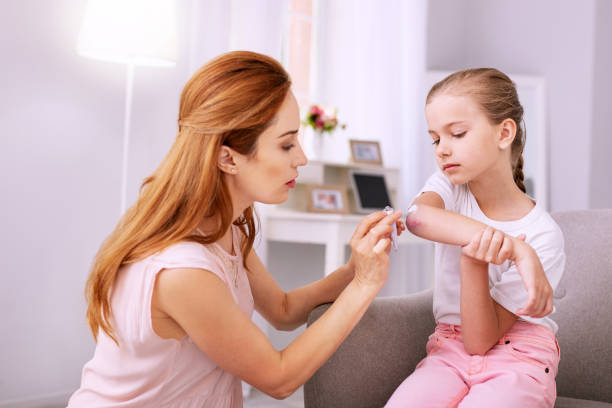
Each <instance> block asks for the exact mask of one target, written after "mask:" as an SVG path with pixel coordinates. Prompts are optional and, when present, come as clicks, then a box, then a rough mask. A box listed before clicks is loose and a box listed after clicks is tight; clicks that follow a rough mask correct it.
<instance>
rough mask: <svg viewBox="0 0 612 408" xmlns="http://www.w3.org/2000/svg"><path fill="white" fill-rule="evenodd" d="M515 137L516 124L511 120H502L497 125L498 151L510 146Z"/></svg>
mask: <svg viewBox="0 0 612 408" xmlns="http://www.w3.org/2000/svg"><path fill="white" fill-rule="evenodd" d="M515 136H516V122H515V121H514V120H512V119H504V121H503V122H502V123H500V124H499V138H498V140H497V145H498V146H499V148H500V149H506V148H508V147H510V146H512V142H513V141H514V137H515Z"/></svg>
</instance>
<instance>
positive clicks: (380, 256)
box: [348, 211, 402, 286]
mask: <svg viewBox="0 0 612 408" xmlns="http://www.w3.org/2000/svg"><path fill="white" fill-rule="evenodd" d="M401 215H402V213H401V212H400V211H396V212H394V213H393V214H391V215H385V213H384V212H382V211H378V212H375V213H372V214H370V215H368V216H366V217H364V218H363V220H361V222H360V223H359V225H358V226H357V228H356V229H355V232H354V233H353V236H352V238H351V240H350V246H351V258H350V260H349V262H348V265H349V267H354V270H355V277H354V279H355V280H356V281H357V282H358V283H360V284H362V285H365V286H372V285H374V286H382V285H383V284H384V283H385V282H386V281H387V277H388V274H389V250H390V248H391V241H390V239H389V238H390V236H391V232H392V231H393V224H394V223H396V222H397V221H398V220H399V218H400V217H401Z"/></svg>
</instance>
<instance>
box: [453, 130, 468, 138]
mask: <svg viewBox="0 0 612 408" xmlns="http://www.w3.org/2000/svg"><path fill="white" fill-rule="evenodd" d="M466 133H467V131H465V132H461V133H453V137H463V136H465V134H466Z"/></svg>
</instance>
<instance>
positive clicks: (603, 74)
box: [575, 0, 612, 208]
mask: <svg viewBox="0 0 612 408" xmlns="http://www.w3.org/2000/svg"><path fill="white" fill-rule="evenodd" d="M610 16H612V1H609V0H597V6H596V10H595V65H594V69H593V139H592V141H591V161H590V164H591V172H590V174H591V180H590V181H591V182H590V192H591V201H590V207H591V208H612V183H611V182H610V173H611V171H610V157H611V156H612V122H611V121H610V112H611V111H612V25H610ZM575 143H580V138H576V141H575Z"/></svg>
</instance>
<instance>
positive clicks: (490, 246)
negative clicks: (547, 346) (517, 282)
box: [461, 227, 553, 317]
mask: <svg viewBox="0 0 612 408" xmlns="http://www.w3.org/2000/svg"><path fill="white" fill-rule="evenodd" d="M524 241H525V235H524V234H521V235H519V236H518V237H516V238H514V237H512V236H510V235H508V234H504V233H503V232H501V231H499V230H495V229H494V228H491V227H487V228H485V229H484V230H481V231H480V232H478V233H477V234H476V235H475V236H474V237H473V238H472V240H471V241H470V243H469V244H468V245H466V246H464V247H463V248H462V250H461V252H462V254H463V255H464V256H467V257H469V258H471V261H472V262H481V263H492V264H495V265H501V264H502V263H504V262H506V261H507V260H511V261H513V262H514V263H515V264H516V267H517V270H518V272H519V274H520V275H521V278H522V279H523V284H524V285H525V288H526V289H527V295H528V299H527V303H526V304H525V306H524V307H522V308H520V309H519V310H517V311H516V314H517V315H524V316H531V317H544V316H546V315H548V314H550V313H552V310H553V298H552V295H553V290H552V287H551V286H550V283H549V282H548V279H547V278H546V275H545V274H544V269H543V268H542V263H541V262H540V258H538V255H537V254H536V252H535V251H534V250H533V248H531V246H529V244H527V243H525V242H524Z"/></svg>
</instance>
